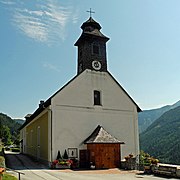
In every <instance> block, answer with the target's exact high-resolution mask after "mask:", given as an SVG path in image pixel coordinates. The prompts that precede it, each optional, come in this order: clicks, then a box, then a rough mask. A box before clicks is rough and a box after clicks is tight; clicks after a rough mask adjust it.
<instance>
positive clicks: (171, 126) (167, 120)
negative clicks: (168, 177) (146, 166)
mask: <svg viewBox="0 0 180 180" xmlns="http://www.w3.org/2000/svg"><path fill="white" fill-rule="evenodd" d="M179 137H180V106H179V107H177V108H174V109H171V110H169V111H167V112H165V113H164V114H163V115H162V116H161V117H159V118H158V119H157V120H155V121H154V122H153V123H152V124H151V125H150V126H149V127H148V128H147V129H146V130H145V131H144V132H143V133H141V134H140V148H141V150H143V151H145V152H147V153H149V154H150V155H152V156H154V157H156V158H158V159H159V160H160V161H161V162H163V163H171V164H180V151H179V150H180V139H179Z"/></svg>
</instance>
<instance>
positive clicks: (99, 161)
mask: <svg viewBox="0 0 180 180" xmlns="http://www.w3.org/2000/svg"><path fill="white" fill-rule="evenodd" d="M87 149H88V151H89V161H90V162H93V163H94V164H95V166H96V168H97V169H102V168H118V167H120V160H121V156H120V144H119V143H118V144H108V143H107V144H106V143H104V144H100V143H98V144H87Z"/></svg>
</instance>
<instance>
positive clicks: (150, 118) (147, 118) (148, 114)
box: [138, 101, 180, 133]
mask: <svg viewBox="0 0 180 180" xmlns="http://www.w3.org/2000/svg"><path fill="white" fill-rule="evenodd" d="M178 106H180V101H178V102H176V103H175V104H173V105H167V106H163V107H161V108H157V109H151V110H144V111H142V112H140V113H139V114H138V125H139V132H140V133H141V132H143V131H145V130H146V129H147V128H148V127H149V126H150V125H151V124H152V123H153V122H154V121H155V120H156V119H158V118H159V117H161V116H162V115H163V114H164V113H165V112H167V111H169V110H171V109H174V108H176V107H178Z"/></svg>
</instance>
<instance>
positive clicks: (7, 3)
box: [0, 0, 16, 5]
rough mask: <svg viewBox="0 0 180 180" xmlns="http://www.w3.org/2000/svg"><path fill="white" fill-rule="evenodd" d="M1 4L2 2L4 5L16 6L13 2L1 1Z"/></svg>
mask: <svg viewBox="0 0 180 180" xmlns="http://www.w3.org/2000/svg"><path fill="white" fill-rule="evenodd" d="M0 2H1V3H2V4H6V5H13V4H16V3H15V2H13V1H8V0H1V1H0Z"/></svg>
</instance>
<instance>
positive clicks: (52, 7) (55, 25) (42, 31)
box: [0, 0, 78, 44]
mask: <svg viewBox="0 0 180 180" xmlns="http://www.w3.org/2000/svg"><path fill="white" fill-rule="evenodd" d="M0 2H1V3H4V4H7V5H8V6H9V8H10V10H11V11H12V9H13V11H12V14H13V15H12V22H13V25H14V26H15V27H16V28H17V29H18V30H19V31H20V32H22V33H23V34H24V35H26V36H27V37H29V38H32V39H34V40H35V41H39V42H43V43H47V44H52V43H55V42H59V41H60V40H64V39H65V38H66V36H67V33H66V32H67V31H66V26H67V24H68V23H69V22H70V21H71V22H72V23H76V22H77V19H78V16H77V13H78V12H77V11H76V10H75V13H74V12H73V11H74V10H73V8H72V7H71V6H66V7H65V6H62V5H61V4H60V3H59V1H57V0H46V1H40V0H35V2H34V3H33V4H34V6H32V5H29V3H28V2H26V3H23V1H22V0H18V2H19V3H16V5H15V7H14V6H13V8H12V6H11V4H12V2H13V1H10V0H9V1H8V0H7V2H6V1H5V0H1V1H0Z"/></svg>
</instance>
